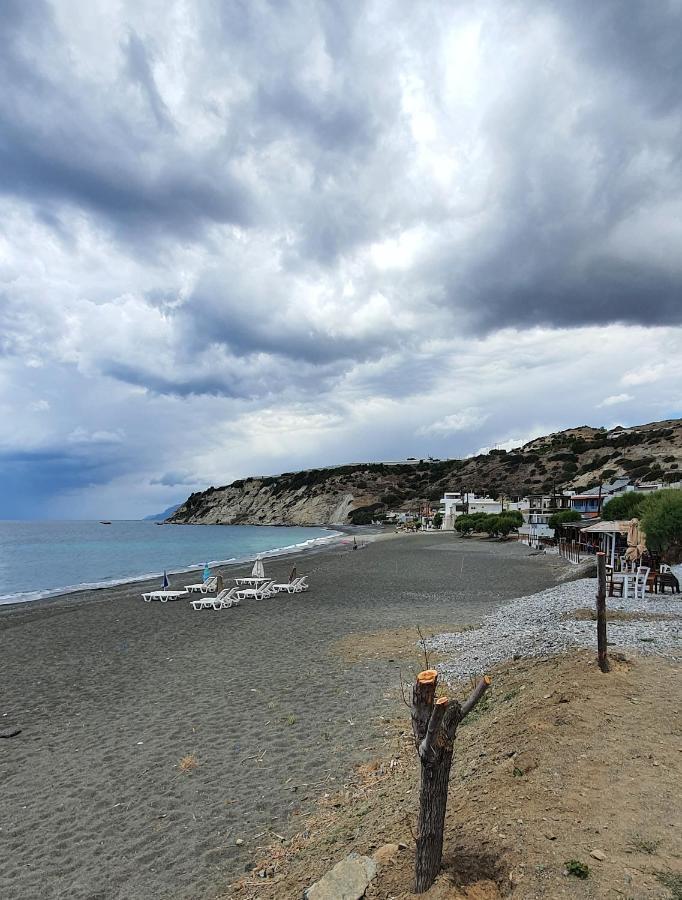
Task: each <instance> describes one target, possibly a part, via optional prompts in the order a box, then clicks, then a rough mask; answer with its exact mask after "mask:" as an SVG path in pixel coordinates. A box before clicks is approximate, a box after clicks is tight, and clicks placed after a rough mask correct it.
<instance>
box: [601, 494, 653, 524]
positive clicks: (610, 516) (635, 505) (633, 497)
mask: <svg viewBox="0 0 682 900" xmlns="http://www.w3.org/2000/svg"><path fill="white" fill-rule="evenodd" d="M646 499H647V496H646V494H643V493H641V492H639V491H628V492H627V493H626V494H620V495H619V496H618V497H612V499H611V500H608V501H607V502H606V503H605V504H604V508H603V509H602V511H601V516H602V519H604V520H605V521H606V522H616V521H618V520H620V519H634V518H637V517H638V516H639V513H640V508H641V506H642V503H644V501H645V500H646Z"/></svg>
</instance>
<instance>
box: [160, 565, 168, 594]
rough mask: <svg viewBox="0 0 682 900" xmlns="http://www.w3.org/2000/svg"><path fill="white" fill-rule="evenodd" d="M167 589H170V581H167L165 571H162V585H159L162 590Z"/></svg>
mask: <svg viewBox="0 0 682 900" xmlns="http://www.w3.org/2000/svg"><path fill="white" fill-rule="evenodd" d="M167 587H170V581H169V580H168V575H166V570H165V569H164V570H163V584H162V585H161V588H162V590H164V591H165V590H166V588H167Z"/></svg>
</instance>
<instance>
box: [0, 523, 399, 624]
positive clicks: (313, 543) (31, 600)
mask: <svg viewBox="0 0 682 900" xmlns="http://www.w3.org/2000/svg"><path fill="white" fill-rule="evenodd" d="M283 527H286V526H283ZM319 527H320V528H325V529H326V530H328V531H329V532H330V534H329V535H328V536H326V537H319V538H311V539H309V540H307V541H305V542H302V543H299V544H287V545H285V546H283V547H275V548H273V549H271V550H265V551H263V552H261V553H259V554H248V555H245V556H243V557H235V558H230V559H225V560H210V561H209V566H210V567H211V569H212V570H213V571H214V574H217V573H218V572H220V573H221V574H222V575H223V577H231V576H230V573H231V572H232V571H233V570H235V569H236V568H240V567H243V566H246V565H248V563H249V562H253V560H254V559H255V556H256V555H259V556H261V557H262V558H263V559H264V560H265V559H284V558H287V559H288V558H292V557H298V556H299V555H300V556H302V557H305V556H306V555H308V554H309V553H315V552H319V551H321V550H325V549H329V548H332V547H333V546H335V545H336V544H339V543H342V541H343V540H344V538H345V537H346V536H347V535H349V534H351V535H352V534H355V535H358V536H359V535H360V533H361V532H362V536H363V537H364V538H366V539H367V540H369V541H372V540H376V539H378V538H381V537H389V536H390V535H381V534H379V533H374V532H371V533H366V532H365V531H364V530H363V529H357V528H356V529H353V528H352V527H350V526H344V525H336V526H334V527H333V528H332V527H331V526H319ZM306 545H307V546H306ZM202 570H203V564H194V565H190V566H181V567H179V568H172V569H171V568H169V569H167V570H166V574H167V575H168V576H169V579H170V578H173V577H174V576H177V577H180V576H183V577H184V576H187V575H188V574H189V573H191V572H201V571H202ZM162 577H163V572H152V573H147V574H144V575H138V576H124V577H122V578H115V579H111V580H107V581H102V582H90V583H85V582H84V583H82V584H78V585H67V586H64V587H59V588H54V589H47V590H43V591H31V592H27V594H26V596H25V597H23V598H22V599H21V600H11V599H2V598H0V611H2V610H4V609H9V608H14V607H20V606H24V605H26V604H30V605H31V606H35V605H36V604H39V603H40V604H42V603H49V602H50V601H52V600H64V599H66V598H70V599H71V600H72V601H75V600H76V598H78V596H79V595H80V594H86V593H87V594H88V595H90V594H92V593H93V592H97V591H103V590H110V589H112V588H128V587H130V586H132V585H139V586H140V587H141V588H142V589H143V590H153V589H155V588H157V587H158V580H159V579H160V578H162ZM141 592H142V591H141Z"/></svg>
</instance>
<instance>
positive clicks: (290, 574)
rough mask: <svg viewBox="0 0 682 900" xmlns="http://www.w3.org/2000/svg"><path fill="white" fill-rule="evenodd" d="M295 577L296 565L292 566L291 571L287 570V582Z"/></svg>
mask: <svg viewBox="0 0 682 900" xmlns="http://www.w3.org/2000/svg"><path fill="white" fill-rule="evenodd" d="M295 579H296V566H294V567H293V569H292V570H291V572H289V584H291V582H292V581H295Z"/></svg>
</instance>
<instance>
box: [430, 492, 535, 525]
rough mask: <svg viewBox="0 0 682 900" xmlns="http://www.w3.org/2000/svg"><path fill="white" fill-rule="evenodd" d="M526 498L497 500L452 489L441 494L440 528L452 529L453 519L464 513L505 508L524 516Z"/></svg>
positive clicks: (489, 512) (485, 511)
mask: <svg viewBox="0 0 682 900" xmlns="http://www.w3.org/2000/svg"><path fill="white" fill-rule="evenodd" d="M528 508H529V504H528V500H527V499H525V498H524V499H523V500H514V501H512V500H507V499H506V498H504V497H502V498H500V499H498V500H495V499H493V497H477V496H476V494H475V493H474V492H473V491H464V492H459V491H452V492H448V493H446V494H444V495H443V497H442V498H441V501H440V514H441V516H442V517H443V524H442V525H441V528H442V529H443V530H444V531H452V530H453V529H454V527H455V519H457V517H458V516H462V515H465V514H467V513H468V514H469V515H474V513H488V514H490V515H493V514H495V513H501V512H503V511H506V510H510V509H516V510H519V512H521V513H522V515H523V516H524V518H525V517H526V516H527V514H528Z"/></svg>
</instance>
